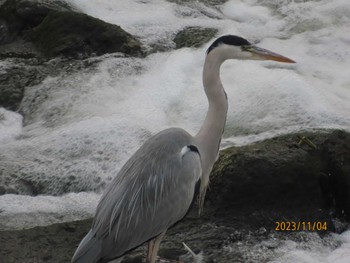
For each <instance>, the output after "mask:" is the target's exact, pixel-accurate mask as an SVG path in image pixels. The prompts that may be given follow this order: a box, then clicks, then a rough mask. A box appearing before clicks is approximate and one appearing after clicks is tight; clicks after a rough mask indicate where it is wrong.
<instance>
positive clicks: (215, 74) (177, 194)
mask: <svg viewBox="0 0 350 263" xmlns="http://www.w3.org/2000/svg"><path fill="white" fill-rule="evenodd" d="M227 59H241V60H248V59H252V60H275V61H280V62H286V63H295V62H294V61H293V60H291V59H289V58H287V57H284V56H281V55H279V54H276V53H273V52H271V51H268V50H266V49H262V48H259V47H257V46H255V45H253V44H251V43H250V42H249V41H247V40H246V39H244V38H241V37H238V36H233V35H226V36H222V37H220V38H218V39H216V40H215V41H214V42H213V43H212V45H211V46H210V47H209V48H208V50H207V55H206V59H205V63H204V68H203V86H204V91H205V93H206V96H207V98H208V103H209V109H208V111H207V114H206V117H205V119H204V123H203V125H202V126H201V128H200V130H199V132H198V133H197V134H196V135H195V136H191V135H190V134H189V133H187V132H186V131H185V130H183V129H179V128H170V129H167V130H164V131H161V132H159V133H158V134H156V135H154V136H152V137H151V138H149V139H148V140H147V141H146V142H145V143H144V144H143V145H142V146H141V147H140V148H139V149H138V150H137V151H136V152H135V153H134V154H133V155H132V156H131V158H130V159H129V160H128V161H127V162H126V163H125V165H124V166H123V167H122V168H121V170H120V172H119V173H118V175H117V176H116V177H115V178H114V179H113V180H112V181H111V183H110V184H109V185H108V186H107V188H106V190H105V192H104V193H103V195H102V197H101V200H100V202H99V204H98V206H97V209H96V214H95V217H94V219H93V223H92V227H91V229H90V231H89V232H88V233H87V235H86V236H85V237H84V239H83V240H82V241H81V243H80V245H79V247H78V249H77V250H76V252H75V254H74V256H73V258H72V262H74V263H95V262H99V263H102V262H109V261H112V260H114V261H113V262H121V261H122V259H123V257H124V256H125V254H126V253H128V252H129V251H131V250H133V249H135V248H137V247H139V246H140V245H142V244H143V243H145V242H148V253H147V259H146V262H147V263H154V262H155V261H156V257H157V253H158V249H159V245H160V242H161V240H162V238H163V236H164V234H165V232H166V231H167V229H168V228H169V227H171V226H173V225H174V224H175V223H177V222H178V221H180V220H181V219H182V218H183V217H184V216H185V215H186V213H187V212H188V210H189V208H190V205H191V203H192V202H193V200H194V198H195V195H196V194H195V193H196V187H199V198H198V199H199V200H198V203H199V211H201V209H202V207H203V204H204V197H205V194H206V189H207V186H208V184H209V174H210V172H211V170H212V168H213V165H214V163H215V161H216V159H217V156H218V152H219V146H220V142H221V138H222V134H223V131H224V127H225V122H226V115H227V109H228V103H227V97H226V93H225V90H224V88H223V86H222V83H221V80H220V66H221V65H222V63H223V62H224V61H225V60H227Z"/></svg>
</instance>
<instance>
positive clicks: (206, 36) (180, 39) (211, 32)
mask: <svg viewBox="0 0 350 263" xmlns="http://www.w3.org/2000/svg"><path fill="white" fill-rule="evenodd" d="M217 32H218V30H217V29H216V28H201V27H187V28H185V29H184V30H182V31H180V32H179V33H177V34H176V36H175V38H174V40H173V41H174V42H175V44H176V49H179V48H183V47H200V46H201V45H203V44H205V43H207V42H208V41H210V40H211V39H212V38H213V37H215V35H216V34H217Z"/></svg>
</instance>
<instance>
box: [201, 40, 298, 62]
mask: <svg viewBox="0 0 350 263" xmlns="http://www.w3.org/2000/svg"><path fill="white" fill-rule="evenodd" d="M214 53H216V54H217V55H218V56H221V57H222V58H223V59H245V60H274V61H279V62H285V63H295V61H293V60H291V59H289V58H287V57H284V56H282V55H279V54H276V53H274V52H272V51H269V50H267V49H264V48H260V47H257V46H255V45H253V44H251V43H250V42H249V41H248V40H246V39H244V38H242V37H238V36H233V35H226V36H222V37H219V38H218V39H216V40H215V41H214V42H213V44H211V46H210V47H209V48H208V50H207V54H208V55H209V54H214Z"/></svg>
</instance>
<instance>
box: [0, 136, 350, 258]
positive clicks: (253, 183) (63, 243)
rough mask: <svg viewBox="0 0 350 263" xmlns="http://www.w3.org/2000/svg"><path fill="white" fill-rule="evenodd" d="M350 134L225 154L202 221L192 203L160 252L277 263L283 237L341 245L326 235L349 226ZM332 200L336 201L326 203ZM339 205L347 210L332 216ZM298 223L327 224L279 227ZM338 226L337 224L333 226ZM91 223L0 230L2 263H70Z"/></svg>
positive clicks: (293, 139)
mask: <svg viewBox="0 0 350 263" xmlns="http://www.w3.org/2000/svg"><path fill="white" fill-rule="evenodd" d="M300 137H305V138H307V139H309V140H311V141H312V143H313V144H314V145H316V149H315V148H313V147H312V146H311V144H305V143H301V144H300V143H299V142H300ZM349 139H350V134H349V133H346V132H343V131H333V132H329V131H328V132H326V131H320V132H313V133H311V132H307V133H302V134H289V135H284V136H280V137H276V138H273V139H269V140H265V141H263V142H257V143H254V144H252V145H248V146H243V147H232V148H229V149H227V150H224V151H222V152H221V154H220V159H219V161H218V162H217V164H216V165H215V168H214V171H213V174H212V181H211V187H210V190H209V191H208V194H207V199H206V204H205V210H204V214H203V215H202V217H201V218H198V216H197V210H196V209H197V208H196V207H194V209H192V211H190V213H189V214H188V216H187V217H186V218H185V219H184V220H183V221H181V222H180V223H178V224H177V225H176V226H174V227H173V228H171V229H169V231H168V233H167V235H166V237H165V240H164V241H163V242H162V245H161V249H160V251H159V255H161V256H164V257H168V258H170V259H171V258H177V259H178V258H179V257H181V259H182V260H184V262H186V263H187V262H188V263H189V262H192V261H191V260H192V259H191V257H190V256H189V255H188V254H187V255H186V253H187V252H186V250H185V249H184V248H183V246H182V242H185V243H186V244H187V245H188V246H189V247H190V248H191V249H192V250H194V251H195V252H196V253H197V252H199V251H202V252H203V254H204V258H205V262H221V263H227V262H268V261H269V260H270V261H271V260H273V259H274V258H275V256H276V254H275V253H276V252H275V250H277V251H278V247H279V246H280V245H281V244H283V242H285V240H292V241H294V242H305V240H307V239H308V238H312V240H315V238H318V239H319V242H322V244H326V245H325V246H327V247H328V246H329V248H330V249H335V248H336V247H337V244H336V242H333V241H329V240H328V239H327V238H326V237H327V233H329V232H330V231H334V230H338V231H344V230H346V229H348V227H349V223H346V221H344V219H346V218H344V215H346V216H347V211H348V210H346V209H348V208H349V207H347V205H348V203H347V202H343V203H341V202H340V200H343V198H345V200H348V199H346V198H347V197H348V196H349V190H350V188H349V187H348V184H347V182H348V181H346V179H347V178H348V176H349V173H348V168H347V167H348V166H349V161H350V160H349V156H350V149H349V145H350V142H349ZM303 140H304V141H306V140H305V139H303ZM328 173H331V176H329V177H330V179H329V181H325V182H323V183H321V181H322V180H321V181H320V178H321V177H322V176H323V175H322V174H328ZM337 180H339V181H337ZM344 182H345V183H344ZM327 187H328V188H327ZM325 189H326V190H325ZM327 189H328V192H327ZM326 197H329V198H330V199H332V200H333V201H334V202H332V203H331V204H329V203H327V202H325V200H327V198H326ZM339 198H340V199H339ZM340 207H343V208H344V209H342V210H344V211H345V212H344V213H341V214H336V213H331V212H332V211H333V210H334V211H336V210H339V209H340ZM335 216H337V218H335ZM292 220H293V221H295V222H326V224H327V230H324V229H323V230H320V231H312V230H310V229H309V230H308V231H276V230H275V227H276V221H281V222H282V221H283V222H286V221H292ZM333 223H334V224H336V225H338V227H336V228H333V226H332V225H333ZM90 225H91V219H89V220H82V221H76V222H69V223H63V224H56V225H51V226H47V227H36V228H33V229H28V230H20V231H2V232H1V235H0V243H1V244H3V245H2V249H1V250H0V262H13V261H14V260H17V261H20V262H21V261H26V262H52V263H55V262H60V263H64V262H70V259H71V257H72V255H73V253H74V251H75V249H76V247H77V246H78V244H79V242H80V241H81V239H82V238H83V236H84V235H85V234H86V233H87V232H88V230H89V228H90ZM339 225H341V227H339ZM312 233H318V234H319V235H317V234H316V236H315V235H314V234H312ZM324 237H325V238H324ZM327 240H328V241H327ZM24 244H25V246H24ZM144 257H145V249H144V247H140V248H138V249H137V250H135V251H133V252H132V253H131V254H130V256H129V257H128V258H127V259H126V260H125V262H126V263H132V262H134V263H136V262H142V259H144Z"/></svg>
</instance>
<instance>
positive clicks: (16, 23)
mask: <svg viewBox="0 0 350 263" xmlns="http://www.w3.org/2000/svg"><path fill="white" fill-rule="evenodd" d="M0 33H2V34H1V35H2V36H1V38H0V44H8V43H12V42H14V41H19V40H26V41H29V42H32V43H33V44H34V48H35V49H38V50H40V51H41V52H42V53H43V54H44V55H45V56H47V57H55V56H68V57H74V58H85V57H89V56H95V55H102V54H106V53H114V52H122V53H125V54H128V55H131V56H140V55H142V50H141V44H140V42H139V41H138V40H137V39H136V38H134V37H133V36H132V35H130V34H129V33H127V32H125V31H124V30H123V29H121V28H120V27H119V26H117V25H113V24H109V23H106V22H104V21H102V20H99V19H97V18H93V17H91V16H88V15H85V14H82V13H79V12H77V10H74V8H72V7H71V6H70V5H69V4H68V3H67V2H65V1H60V0H56V1H48V0H40V1H39V0H8V1H6V2H5V3H4V4H3V5H1V6H0ZM0 50H1V49H0ZM0 54H1V52H0ZM10 55H11V54H10ZM12 56H13V54H12Z"/></svg>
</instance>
